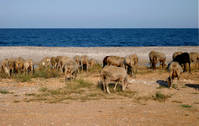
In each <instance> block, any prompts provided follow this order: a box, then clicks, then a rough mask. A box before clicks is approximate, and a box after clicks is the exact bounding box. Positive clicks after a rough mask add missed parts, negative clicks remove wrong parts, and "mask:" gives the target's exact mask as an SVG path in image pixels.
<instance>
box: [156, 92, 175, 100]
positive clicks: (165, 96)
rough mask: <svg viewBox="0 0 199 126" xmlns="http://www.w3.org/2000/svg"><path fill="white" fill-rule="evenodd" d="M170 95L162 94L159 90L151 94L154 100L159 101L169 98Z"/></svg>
mask: <svg viewBox="0 0 199 126" xmlns="http://www.w3.org/2000/svg"><path fill="white" fill-rule="evenodd" d="M170 97H171V96H168V95H164V94H162V93H161V92H156V94H155V95H154V96H153V99H154V100H157V101H159V102H162V101H166V100H167V99H168V98H170Z"/></svg>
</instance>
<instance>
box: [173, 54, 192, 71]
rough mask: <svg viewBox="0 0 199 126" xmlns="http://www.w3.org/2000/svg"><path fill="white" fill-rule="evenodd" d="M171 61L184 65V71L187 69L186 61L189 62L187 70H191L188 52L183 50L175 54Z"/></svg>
mask: <svg viewBox="0 0 199 126" xmlns="http://www.w3.org/2000/svg"><path fill="white" fill-rule="evenodd" d="M173 61H176V62H178V63H179V64H180V65H181V66H182V65H183V66H184V72H186V71H187V69H186V63H188V64H189V72H191V66H190V64H191V61H190V56H189V53H187V52H184V53H182V54H180V55H177V56H176V57H175V58H174V59H173Z"/></svg>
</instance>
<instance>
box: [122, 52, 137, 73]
mask: <svg viewBox="0 0 199 126" xmlns="http://www.w3.org/2000/svg"><path fill="white" fill-rule="evenodd" d="M124 64H125V68H126V70H127V73H128V74H130V75H131V76H133V73H137V67H138V57H137V55H136V54H132V55H129V56H126V57H125V60H124Z"/></svg>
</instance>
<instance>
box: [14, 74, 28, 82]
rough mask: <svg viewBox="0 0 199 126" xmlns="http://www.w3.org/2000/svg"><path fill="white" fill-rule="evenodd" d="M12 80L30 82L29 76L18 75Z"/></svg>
mask: <svg viewBox="0 0 199 126" xmlns="http://www.w3.org/2000/svg"><path fill="white" fill-rule="evenodd" d="M14 78H15V79H16V80H17V81H19V82H29V81H31V76H30V75H24V74H18V75H16V76H15V77H14Z"/></svg>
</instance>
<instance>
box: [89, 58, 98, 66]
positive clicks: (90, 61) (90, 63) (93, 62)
mask: <svg viewBox="0 0 199 126" xmlns="http://www.w3.org/2000/svg"><path fill="white" fill-rule="evenodd" d="M88 62H89V67H90V68H93V67H94V66H95V65H96V64H97V61H96V60H95V59H93V58H91V59H89V61H88Z"/></svg>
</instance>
